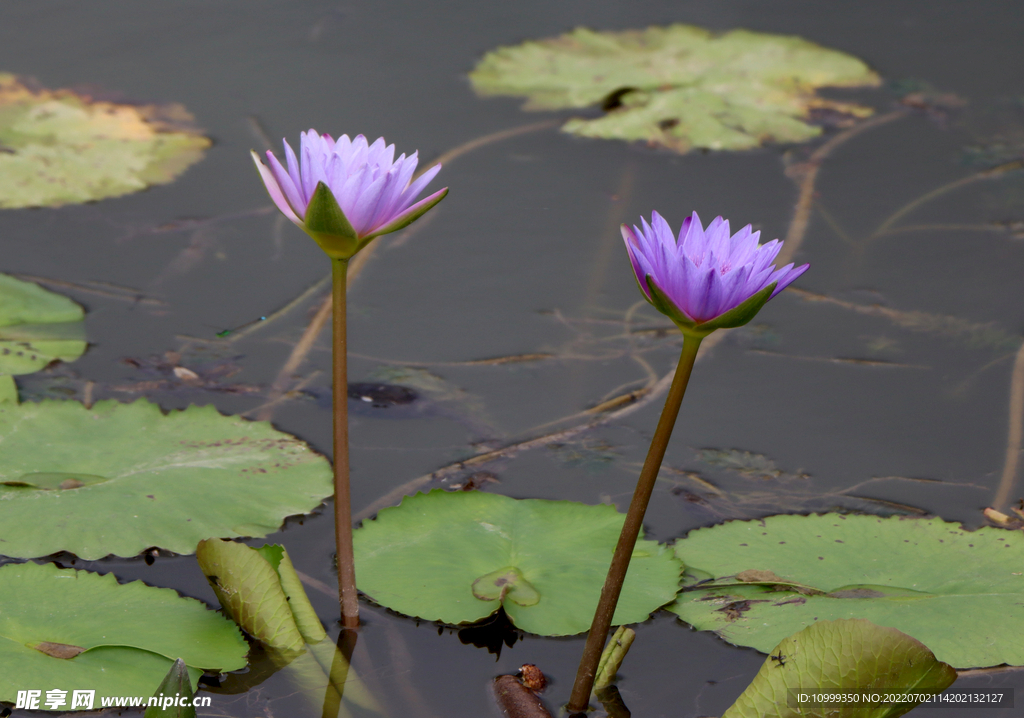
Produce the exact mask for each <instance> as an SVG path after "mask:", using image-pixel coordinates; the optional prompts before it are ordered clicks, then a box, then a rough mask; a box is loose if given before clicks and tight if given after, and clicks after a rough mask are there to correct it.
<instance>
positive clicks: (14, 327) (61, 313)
mask: <svg viewBox="0 0 1024 718" xmlns="http://www.w3.org/2000/svg"><path fill="white" fill-rule="evenodd" d="M3 156H4V155H3V154H2V153H0V162H2V161H3ZM2 182H3V179H2V178H0V183H2ZM84 316H85V313H84V312H83V311H82V308H81V307H80V306H78V305H77V304H75V303H74V302H73V301H71V300H70V299H68V298H67V297H64V296H61V295H60V294H54V293H53V292H51V291H48V290H46V289H43V288H42V287H40V286H39V285H38V284H33V283H31V282H23V281H22V280H20V279H15V278H14V277H10V276H8V275H6V274H0V402H3V401H4V399H5V396H6V397H7V398H8V399H10V398H11V397H10V396H9V395H10V394H11V393H12V392H14V389H13V387H14V381H13V380H12V379H11V378H10V377H11V376H13V375H18V374H31V373H32V372H36V371H39V370H40V369H42V368H43V367H45V366H46V365H47V364H49V363H50V362H52V361H53V360H55V359H60V360H62V361H73V360H75V359H77V358H78V357H80V356H82V354H83V353H84V352H85V347H86V343H85V329H84V324H83V322H82V319H83V318H84ZM14 398H15V399H16V398H17V394H16V392H14Z"/></svg>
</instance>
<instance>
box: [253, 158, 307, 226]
mask: <svg viewBox="0 0 1024 718" xmlns="http://www.w3.org/2000/svg"><path fill="white" fill-rule="evenodd" d="M251 154H252V161H253V162H255V163H256V169H257V170H259V173H260V177H262V178H263V185H264V186H265V187H266V188H267V192H268V193H269V194H270V199H272V200H274V204H276V205H277V208H278V209H279V210H281V212H282V213H284V216H285V217H287V218H288V219H290V220H291V221H292V222H294V223H295V224H297V225H300V226H301V225H302V220H301V219H299V217H298V215H296V214H295V212H294V211H292V208H291V206H290V205H289V204H288V200H287V199H285V197H284V193H283V192H282V191H281V188H280V187H279V186H278V184H277V180H276V179H275V178H274V174H273V173H272V172H271V171H270V170H269V169H267V167H266V166H265V165H264V164H263V163H262V162H260V158H259V157H258V156H257V155H256V153H255V152H252V153H251Z"/></svg>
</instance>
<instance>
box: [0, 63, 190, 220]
mask: <svg viewBox="0 0 1024 718" xmlns="http://www.w3.org/2000/svg"><path fill="white" fill-rule="evenodd" d="M191 120H192V116H191V115H190V114H189V113H188V112H187V111H186V110H185V108H184V107H182V106H181V105H177V104H170V105H160V106H158V105H131V104H115V103H113V102H106V101H101V100H94V99H92V98H90V97H88V96H86V95H80V94H76V93H75V92H72V91H71V90H47V89H45V88H36V87H32V86H30V85H29V84H26V83H24V82H22V81H21V80H19V79H18V78H17V77H15V76H14V75H10V74H4V73H0V208H15V207H58V206H60V205H62V204H72V203H79V202H88V201H90V200H98V199H106V198H108V197H119V196H121V195H124V194H129V193H131V192H137V191H139V190H141V189H145V188H146V187H148V186H150V185H155V184H166V183H168V182H171V181H173V180H174V179H175V178H176V177H177V176H178V175H179V174H181V173H182V172H183V171H185V169H186V168H187V167H189V166H190V165H192V164H195V163H196V162H198V161H199V160H200V159H201V158H202V156H203V151H204V150H205V149H206V148H207V147H209V146H210V140H209V139H208V138H206V137H203V136H202V135H201V134H199V132H198V131H197V130H195V129H194V128H192V127H191V126H190V123H191Z"/></svg>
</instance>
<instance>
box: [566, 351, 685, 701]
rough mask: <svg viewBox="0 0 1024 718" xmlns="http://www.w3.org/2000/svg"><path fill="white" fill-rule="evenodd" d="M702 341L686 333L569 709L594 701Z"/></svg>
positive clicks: (588, 637) (595, 614) (627, 516)
mask: <svg viewBox="0 0 1024 718" xmlns="http://www.w3.org/2000/svg"><path fill="white" fill-rule="evenodd" d="M700 342H701V339H700V338H694V337H691V336H689V335H684V336H683V351H682V354H680V356H679V364H678V366H676V374H675V377H673V379H672V387H671V388H670V389H669V390H668V398H667V399H666V400H665V408H664V409H662V412H661V418H660V419H659V420H658V428H657V429H655V431H654V438H653V439H652V440H651V448H650V450H649V451H648V452H647V460H646V461H644V467H643V469H641V471H640V478H639V479H637V482H636V490H635V491H634V492H633V501H632V502H631V503H630V504H629V511H628V512H626V521H625V522H624V523H623V525H622V533H621V534H619V543H618V544H617V545H616V546H615V554H614V555H613V556H612V564H611V567H609V569H608V577H607V578H606V579H605V581H604V588H602V589H601V599H600V601H598V604H597V611H596V612H595V613H594V622H593V623H592V624H591V626H590V633H589V634H588V635H587V645H586V646H585V647H584V649H583V659H582V660H581V661H580V667H579V670H578V671H577V672H576V682H575V683H574V684H573V687H572V695H571V696H570V698H569V705H568V711H569V713H570V714H574V713H583V712H585V711H586V710H587V705H588V704H589V702H590V692H591V691H592V690H593V687H594V676H595V674H596V673H597V665H598V662H599V661H600V660H601V651H602V650H603V648H604V642H605V638H607V636H608V629H609V628H610V627H611V625H612V616H613V615H614V614H615V604H616V603H618V601H619V593H621V591H622V581H623V580H624V579H625V578H626V569H628V568H629V559H630V558H631V557H632V555H633V547H634V546H635V545H636V540H637V537H639V536H640V529H641V528H642V527H643V522H644V514H645V513H646V512H647V504H648V502H650V500H651V494H652V493H653V492H654V483H655V481H656V480H657V478H658V471H659V470H660V469H661V460H662V459H664V458H665V449H667V448H668V440H669V439H670V438H671V436H672V428H673V427H674V426H675V424H676V417H677V416H678V415H679V407H680V405H682V403H683V395H684V394H685V393H686V385H687V384H688V383H689V382H690V372H691V371H693V363H694V362H695V361H696V360H697V350H698V349H699V348H700Z"/></svg>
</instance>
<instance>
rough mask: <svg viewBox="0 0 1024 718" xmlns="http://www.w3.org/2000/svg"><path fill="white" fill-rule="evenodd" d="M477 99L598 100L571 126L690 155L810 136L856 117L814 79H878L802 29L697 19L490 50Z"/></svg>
mask: <svg viewBox="0 0 1024 718" xmlns="http://www.w3.org/2000/svg"><path fill="white" fill-rule="evenodd" d="M470 79H471V80H472V82H473V87H474V88H476V91H477V92H479V93H480V94H481V95H514V96H526V97H527V98H528V101H527V103H526V105H525V109H528V110H555V109H564V108H577V107H589V106H601V107H603V108H604V109H606V110H608V112H607V114H605V115H604V116H602V117H599V118H597V119H581V118H576V119H571V120H569V121H568V122H567V123H566V124H565V125H564V126H563V128H562V129H563V130H564V131H565V132H570V133H572V134H576V135H582V136H584V137H604V138H609V139H621V140H639V141H643V142H648V143H651V144H656V145H661V146H664V147H668V148H670V149H673V150H675V151H677V152H687V151H689V150H690V149H692V148H694V147H698V148H707V149H715V150H741V149H749V148H751V147H757V146H759V145H762V144H764V143H766V142H804V141H806V140H809V139H812V138H814V137H817V136H818V135H819V134H821V128H820V127H818V126H816V125H813V124H809V121H810V120H811V119H812V118H813V117H814V116H815V114H822V115H827V116H829V117H831V118H833V119H835V118H844V117H845V118H848V119H853V118H858V117H866V116H868V115H870V114H871V110H870V109H869V108H867V107H863V106H860V105H856V104H852V103H845V102H836V101H832V100H826V99H824V98H821V97H818V96H817V95H815V90H816V89H817V88H819V87H861V86H874V85H878V84H879V82H880V80H879V77H878V75H876V74H875V73H874V72H872V71H871V70H870V69H869V68H868V67H867V65H865V64H864V63H863V62H861V61H860V60H858V59H857V58H855V57H852V56H850V55H847V54H846V53H843V52H839V51H837V50H830V49H828V48H824V47H821V46H820V45H816V44H814V43H812V42H808V41H807V40H804V39H802V38H799V37H793V36H788V35H770V34H767V33H759V32H750V31H748V30H733V31H731V32H727V33H724V34H720V35H718V34H714V33H711V32H708V31H707V30H704V29H702V28H699V27H693V26H691V25H670V26H668V27H650V28H647V29H646V30H626V31H623V32H594V31H592V30H587V29H586V28H577V29H576V30H574V31H572V32H571V33H568V34H566V35H561V36H559V37H554V38H548V39H545V40H538V41H531V42H525V43H523V44H522V45H517V46H515V47H502V48H498V49H497V50H494V51H492V52H490V53H488V54H487V55H485V56H484V58H483V59H482V60H481V61H480V63H479V64H478V65H477V66H476V69H475V70H473V72H472V73H470Z"/></svg>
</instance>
